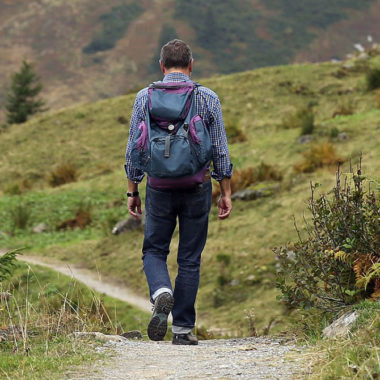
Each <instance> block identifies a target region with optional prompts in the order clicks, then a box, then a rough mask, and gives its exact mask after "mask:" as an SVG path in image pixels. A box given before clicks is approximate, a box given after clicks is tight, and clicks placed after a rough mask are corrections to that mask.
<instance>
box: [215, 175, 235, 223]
mask: <svg viewBox="0 0 380 380" xmlns="http://www.w3.org/2000/svg"><path fill="white" fill-rule="evenodd" d="M219 185H220V198H219V200H218V208H219V215H218V217H219V219H226V218H228V217H229V215H230V213H231V210H232V202H231V180H230V179H229V178H227V177H226V178H223V179H222V180H221V181H220V182H219Z"/></svg>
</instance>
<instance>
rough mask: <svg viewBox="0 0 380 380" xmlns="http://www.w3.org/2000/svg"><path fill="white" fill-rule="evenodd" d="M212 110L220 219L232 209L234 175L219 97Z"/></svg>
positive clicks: (211, 127) (213, 157)
mask: <svg viewBox="0 0 380 380" xmlns="http://www.w3.org/2000/svg"><path fill="white" fill-rule="evenodd" d="M210 112H211V118H210V121H211V123H210V138H211V145H212V161H213V164H214V165H213V166H214V170H213V172H212V173H211V176H212V177H213V178H214V179H216V180H217V181H218V182H219V185H220V198H219V200H218V207H219V215H218V216H219V219H226V218H228V216H229V215H230V213H231V210H232V202H231V180H230V178H231V176H232V172H233V166H232V164H231V161H230V156H229V151H228V144H227V136H226V130H225V127H224V121H223V115H222V108H221V105H220V101H219V99H218V97H215V98H213V99H212V102H211V107H210Z"/></svg>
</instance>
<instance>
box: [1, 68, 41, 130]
mask: <svg viewBox="0 0 380 380" xmlns="http://www.w3.org/2000/svg"><path fill="white" fill-rule="evenodd" d="M41 90H42V84H41V83H40V78H39V77H38V76H37V74H36V73H35V72H34V71H33V67H32V65H31V64H30V63H28V62H27V61H23V63H22V66H21V69H20V71H18V72H16V73H14V74H13V75H12V76H11V88H10V90H9V92H8V94H7V98H6V99H7V103H6V105H5V108H6V110H7V122H8V123H9V124H14V123H16V124H19V123H24V122H25V121H26V120H27V119H28V116H29V115H33V114H35V113H36V112H40V111H42V110H43V106H44V104H45V102H44V101H43V100H41V99H37V96H38V94H39V93H40V92H41Z"/></svg>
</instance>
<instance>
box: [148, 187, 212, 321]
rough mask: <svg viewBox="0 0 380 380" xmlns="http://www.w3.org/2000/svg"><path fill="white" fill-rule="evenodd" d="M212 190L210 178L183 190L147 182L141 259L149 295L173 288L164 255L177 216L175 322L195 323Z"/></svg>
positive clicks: (174, 293)
mask: <svg viewBox="0 0 380 380" xmlns="http://www.w3.org/2000/svg"><path fill="white" fill-rule="evenodd" d="M211 193H212V186H211V181H208V182H205V183H203V184H201V185H198V186H197V187H196V188H192V189H184V190H156V189H154V188H152V187H150V186H149V185H147V189H146V199H145V209H146V221H145V237H144V244H143V263H144V271H145V275H146V278H147V280H148V285H149V291H150V296H151V297H152V295H153V294H154V293H155V292H156V291H157V290H158V289H161V288H168V289H170V290H171V289H172V285H171V281H170V278H169V273H168V269H167V265H166V259H167V256H168V254H169V245H170V241H171V238H172V235H173V232H174V229H175V227H176V222H177V217H178V223H179V245H178V255H177V263H178V274H177V278H176V280H175V287H174V292H173V296H174V306H173V310H172V315H173V325H175V326H179V327H186V328H193V327H194V325H195V308H194V304H195V299H196V296H197V292H198V286H199V271H200V264H201V254H202V251H203V248H204V246H205V244H206V238H207V228H208V216H209V213H210V208H211Z"/></svg>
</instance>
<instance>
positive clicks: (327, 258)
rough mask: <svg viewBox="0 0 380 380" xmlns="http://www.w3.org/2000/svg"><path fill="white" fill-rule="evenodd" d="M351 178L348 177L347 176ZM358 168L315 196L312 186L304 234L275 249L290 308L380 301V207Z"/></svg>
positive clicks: (280, 282)
mask: <svg viewBox="0 0 380 380" xmlns="http://www.w3.org/2000/svg"><path fill="white" fill-rule="evenodd" d="M351 174H352V173H351ZM364 181H365V177H364V176H362V174H361V169H360V166H359V169H358V171H357V174H352V179H349V178H348V177H346V179H345V181H344V185H343V186H342V184H341V178H340V173H339V168H338V172H337V177H336V185H335V188H334V189H333V190H332V192H330V193H329V194H328V195H325V194H322V195H321V196H320V197H319V198H316V197H315V189H316V188H317V187H318V186H319V184H315V185H313V184H312V185H311V199H310V200H309V206H308V209H309V211H310V213H311V217H312V223H311V225H307V232H308V235H307V237H306V239H302V238H301V235H300V232H299V231H298V229H297V227H296V229H297V232H298V236H299V241H298V242H296V243H293V244H290V245H288V246H286V247H285V248H283V247H280V248H275V249H274V252H275V253H276V257H277V259H278V275H277V286H278V287H279V289H280V290H281V292H282V299H283V300H284V301H285V302H286V303H287V304H288V305H290V306H292V307H300V308H310V307H315V308H319V309H322V310H325V311H330V312H336V311H338V310H340V309H342V308H344V307H346V306H347V305H350V304H353V303H355V302H357V301H358V300H361V299H363V298H366V297H369V296H372V297H373V298H376V297H380V223H379V218H380V207H379V203H378V202H379V199H376V195H375V193H374V192H373V191H370V190H369V191H368V192H367V193H366V192H364V190H363V188H364V186H363V183H364Z"/></svg>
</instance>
